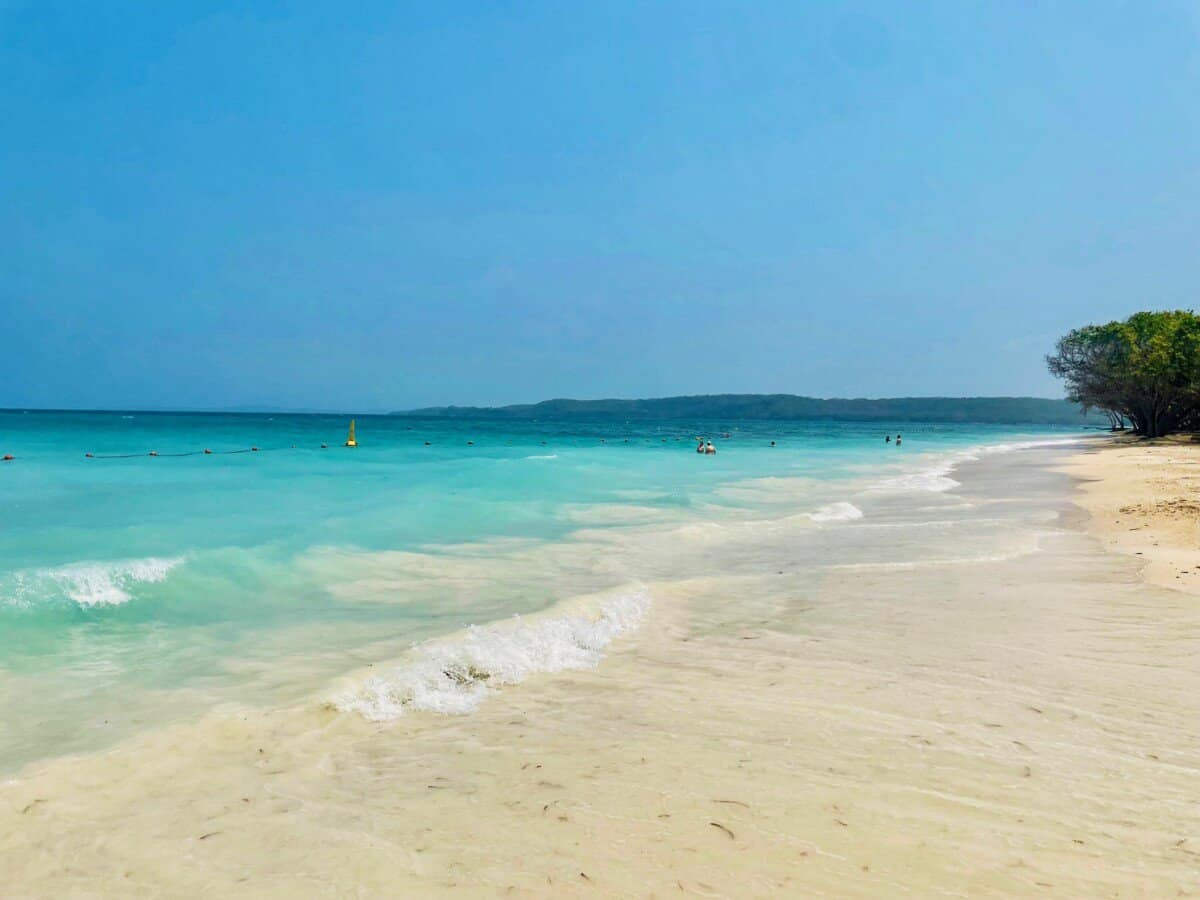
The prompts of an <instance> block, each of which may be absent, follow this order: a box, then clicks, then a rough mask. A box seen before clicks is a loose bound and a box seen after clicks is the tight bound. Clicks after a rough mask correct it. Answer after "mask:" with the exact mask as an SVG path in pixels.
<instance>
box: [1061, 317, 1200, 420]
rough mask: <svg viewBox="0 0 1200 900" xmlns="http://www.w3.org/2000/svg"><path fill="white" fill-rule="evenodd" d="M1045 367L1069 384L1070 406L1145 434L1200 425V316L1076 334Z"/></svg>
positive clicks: (1132, 320) (1133, 320)
mask: <svg viewBox="0 0 1200 900" xmlns="http://www.w3.org/2000/svg"><path fill="white" fill-rule="evenodd" d="M1046 364H1047V365H1048V366H1049V368H1050V372H1051V373H1052V374H1053V375H1055V376H1057V377H1059V378H1062V379H1063V381H1064V382H1065V383H1066V387H1067V397H1068V399H1069V400H1071V401H1073V402H1075V403H1080V404H1082V405H1083V407H1084V409H1100V410H1104V411H1106V412H1107V413H1109V415H1110V419H1113V418H1115V420H1116V421H1118V422H1119V421H1120V420H1121V418H1126V419H1129V421H1130V422H1132V423H1133V428H1134V431H1135V432H1137V433H1138V434H1144V435H1147V436H1149V437H1159V436H1161V435H1164V434H1170V433H1171V432H1173V431H1180V430H1188V429H1195V428H1197V427H1198V426H1200V316H1197V315H1196V314H1195V313H1193V312H1191V311H1190V310H1186V311H1185V310H1174V311H1171V312H1140V313H1135V314H1134V315H1132V316H1130V317H1129V318H1128V319H1126V320H1125V321H1123V322H1109V323H1107V324H1105V325H1087V326H1084V327H1083V328H1076V329H1075V330H1074V331H1071V332H1070V333H1069V334H1067V335H1065V336H1064V337H1062V338H1060V339H1059V341H1058V344H1057V345H1056V347H1055V352H1054V353H1052V354H1050V355H1049V356H1047V357H1046Z"/></svg>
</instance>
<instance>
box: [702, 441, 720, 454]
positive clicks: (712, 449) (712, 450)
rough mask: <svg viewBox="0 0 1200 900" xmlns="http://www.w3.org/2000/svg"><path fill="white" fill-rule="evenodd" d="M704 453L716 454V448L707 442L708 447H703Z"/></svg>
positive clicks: (710, 442)
mask: <svg viewBox="0 0 1200 900" xmlns="http://www.w3.org/2000/svg"><path fill="white" fill-rule="evenodd" d="M704 452H705V454H709V453H716V452H717V448H716V447H714V446H713V442H712V441H709V442H708V445H707V446H705V448H704Z"/></svg>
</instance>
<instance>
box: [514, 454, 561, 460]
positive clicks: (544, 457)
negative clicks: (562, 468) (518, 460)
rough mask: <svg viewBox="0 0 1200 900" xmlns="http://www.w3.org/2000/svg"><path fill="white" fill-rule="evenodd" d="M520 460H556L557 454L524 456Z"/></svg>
mask: <svg viewBox="0 0 1200 900" xmlns="http://www.w3.org/2000/svg"><path fill="white" fill-rule="evenodd" d="M522 459H558V454H557V453H538V454H535V455H533V456H524V457H522Z"/></svg>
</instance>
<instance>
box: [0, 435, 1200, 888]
mask: <svg viewBox="0 0 1200 900" xmlns="http://www.w3.org/2000/svg"><path fill="white" fill-rule="evenodd" d="M1161 452H1162V453H1167V454H1169V453H1175V454H1176V456H1175V457H1170V458H1171V459H1176V458H1177V459H1178V460H1180V461H1181V462H1180V463H1179V465H1180V466H1181V467H1183V466H1186V465H1191V462H1189V461H1190V460H1191V459H1192V451H1191V449H1190V448H1179V449H1172V448H1167V449H1165V450H1163V451H1161ZM1140 453H1149V458H1151V459H1157V458H1158V456H1157V455H1158V454H1159V453H1160V451H1158V450H1157V449H1155V448H1151V450H1149V451H1143V450H1141V449H1140V448H1128V449H1125V448H1122V449H1116V450H1104V451H1102V452H1089V453H1086V454H1084V455H1083V457H1082V458H1079V459H1076V460H1074V461H1072V462H1071V463H1070V465H1071V467H1072V471H1073V473H1075V474H1074V475H1073V476H1068V475H1066V474H1062V473H1061V472H1059V471H1057V469H1058V467H1061V465H1062V464H1063V459H1062V453H1061V451H1059V452H1058V453H1057V454H1052V453H1047V452H1040V453H1029V454H1011V455H1010V456H1009V457H1007V458H1004V459H1000V458H997V459H996V460H984V461H980V462H978V463H969V464H967V465H965V466H963V467H962V469H961V472H959V473H956V475H955V477H956V478H959V479H960V480H962V482H963V487H962V488H960V489H959V490H956V491H953V492H950V493H947V494H938V495H932V494H931V495H930V499H929V501H928V504H929V506H928V507H918V508H917V510H916V512H913V513H910V514H908V515H909V518H908V519H899V518H895V517H893V518H891V519H887V518H886V517H885V513H886V511H887V510H886V508H884V507H881V511H880V512H879V513H878V514H875V521H872V515H873V514H874V511H869V514H868V515H867V516H866V517H864V519H863V520H862V521H861V522H856V523H852V524H851V525H847V526H845V528H846V530H845V531H843V532H834V531H833V530H832V528H830V529H829V530H828V531H826V532H822V534H829V535H836V534H843V535H846V536H853V535H865V536H867V537H869V538H870V540H875V541H878V540H880V538H879V537H878V536H877V535H875V536H872V532H870V531H869V530H867V529H871V528H875V529H878V530H879V531H880V533H886V534H888V535H894V537H889V538H886V539H885V540H887V541H888V542H889V546H896V545H897V542H898V541H900V540H901V537H902V536H903V535H908V534H911V533H912V532H914V531H918V530H921V529H926V530H930V529H932V530H933V532H935V533H937V534H939V535H941V534H943V533H944V534H945V536H944V538H939V541H940V543H936V544H930V545H928V546H929V547H931V548H932V549H925V550H923V551H922V553H924V555H923V556H921V557H918V558H913V559H905V560H887V561H881V562H872V561H867V562H863V563H856V564H852V565H830V566H828V567H825V568H821V569H816V568H811V567H805V568H802V569H797V568H796V567H790V566H788V565H787V563H786V562H785V560H786V559H787V547H788V546H789V542H791V541H793V540H794V537H793V533H792V532H789V531H787V530H785V529H783V527H782V526H780V528H779V529H778V536H777V537H770V536H769V535H770V534H774V532H769V530H768V529H766V528H764V529H763V532H762V533H763V535H764V537H763V539H762V542H763V544H764V546H766V545H769V546H768V549H770V553H769V554H768V553H767V552H766V550H765V549H761V548H760V549H755V550H753V554H754V555H744V556H739V557H738V559H739V560H740V563H739V565H738V566H736V567H732V568H729V567H727V568H728V571H725V574H717V575H709V574H706V575H705V576H704V577H697V578H694V579H691V580H670V581H661V582H660V581H648V582H647V583H646V587H647V589H648V590H649V591H650V592H651V593H652V595H653V597H654V607H653V610H652V612H651V614H650V615H649V616H648V618H647V619H646V621H645V622H644V624H643V625H642V627H641V629H640V630H639V631H638V632H636V633H635V634H633V635H631V636H622V637H621V638H620V639H619V640H618V642H617V644H615V645H614V647H613V650H612V652H611V653H610V655H609V656H608V658H607V659H606V660H605V661H604V663H603V664H602V665H600V666H599V667H598V668H596V669H594V670H588V671H580V672H574V673H559V674H555V675H548V676H541V677H538V678H534V679H531V680H529V681H528V682H526V683H524V684H520V685H516V686H512V687H509V688H505V689H503V690H500V691H496V692H495V693H494V695H493V696H492V697H491V699H489V700H488V702H486V703H485V704H484V705H483V706H482V707H481V708H480V709H479V710H478V711H477V712H476V713H474V714H472V715H469V716H458V717H442V716H436V715H430V714H414V715H408V716H405V717H403V718H401V719H399V720H397V721H395V722H390V723H370V722H367V721H365V720H363V719H362V718H361V717H358V716H356V715H351V714H345V713H338V712H336V711H333V710H330V709H328V708H325V707H322V706H319V705H316V704H313V705H309V706H305V707H303V708H298V709H291V710H276V711H270V712H264V711H254V710H242V711H221V712H217V713H213V714H212V715H209V716H207V717H206V718H205V719H204V720H203V721H201V722H199V723H190V724H186V725H181V726H178V727H175V728H171V729H166V730H160V731H155V732H151V733H148V734H145V735H143V736H141V737H139V738H137V739H135V740H131V741H127V742H126V743H124V744H122V745H121V746H119V747H117V748H115V749H114V750H113V751H111V752H109V753H105V754H100V755H96V756H92V757H86V758H81V759H72V760H58V761H51V762H48V763H45V764H42V765H39V766H35V767H31V768H29V769H27V770H26V771H24V772H23V773H21V775H20V777H19V778H17V779H14V780H13V781H11V782H10V783H8V784H6V785H4V786H3V788H2V790H0V879H2V881H3V883H4V884H5V885H6V889H5V895H6V896H29V897H33V896H38V897H47V896H54V897H71V896H100V895H111V896H118V895H119V896H125V897H129V896H146V897H149V896H155V897H159V896H179V897H192V896H201V895H204V896H221V897H261V896H279V897H294V896H306V897H395V896H440V895H452V896H518V897H519V896H526V897H552V896H553V897H561V896H580V897H586V896H627V897H666V896H680V895H683V896H708V897H714V896H721V897H747V896H796V897H813V896H831V897H894V896H916V897H931V896H1001V895H1003V896H1022V897H1025V896H1059V897H1083V896H1087V897H1118V896H1120V897H1127V896H1163V897H1167V896H1171V897H1174V896H1186V895H1189V893H1195V892H1197V891H1200V883H1198V876H1197V873H1198V872H1200V833H1198V832H1200V829H1198V822H1200V811H1198V809H1197V805H1196V798H1197V797H1198V796H1200V669H1198V668H1197V665H1196V659H1197V651H1198V650H1200V607H1198V606H1197V603H1196V601H1195V599H1194V598H1193V597H1192V596H1191V595H1189V594H1187V593H1183V592H1180V591H1176V590H1168V589H1166V588H1164V587H1160V586H1157V585H1148V584H1147V583H1145V582H1144V581H1143V580H1142V578H1141V575H1140V573H1141V571H1142V563H1141V562H1140V561H1139V558H1138V557H1136V556H1134V555H1133V554H1134V553H1136V552H1137V550H1136V549H1135V550H1133V551H1132V552H1131V553H1129V554H1128V555H1127V554H1123V553H1111V552H1107V551H1106V550H1105V548H1104V547H1103V546H1102V544H1101V542H1102V541H1103V542H1108V541H1112V540H1122V541H1123V540H1126V538H1125V535H1126V534H1128V532H1125V531H1123V530H1120V529H1116V530H1114V529H1112V528H1110V527H1109V525H1108V523H1107V522H1106V521H1104V518H1103V517H1104V515H1107V514H1108V511H1109V510H1111V509H1113V508H1116V509H1120V508H1121V507H1125V506H1139V505H1146V504H1150V506H1149V507H1148V510H1149V511H1148V512H1147V513H1144V514H1143V513H1140V512H1139V513H1138V514H1137V515H1139V516H1144V517H1145V518H1144V521H1145V522H1146V523H1147V524H1150V523H1154V522H1159V521H1160V520H1162V521H1169V522H1172V523H1175V520H1174V519H1173V518H1171V517H1170V516H1169V515H1167V514H1166V513H1165V512H1160V511H1159V507H1158V506H1157V505H1155V504H1158V503H1159V499H1153V498H1160V499H1169V497H1168V496H1167V495H1168V494H1169V493H1170V492H1169V491H1168V492H1166V493H1161V494H1156V493H1153V490H1157V488H1154V489H1153V490H1152V481H1153V479H1152V478H1151V476H1150V475H1149V474H1148V473H1149V471H1150V469H1149V468H1148V467H1147V466H1146V465H1145V462H1144V458H1143V457H1141V456H1137V455H1135V454H1140ZM1163 465H1164V468H1162V469H1160V470H1157V471H1159V473H1160V474H1159V475H1157V476H1154V477H1156V478H1159V479H1160V480H1162V479H1165V480H1167V481H1170V479H1171V478H1172V476H1171V475H1170V474H1167V473H1169V472H1171V471H1174V470H1172V469H1168V468H1165V467H1166V466H1173V465H1175V463H1167V462H1164V464H1163ZM1131 468H1132V469H1133V470H1137V471H1138V472H1139V475H1138V477H1139V478H1143V477H1144V478H1145V479H1146V481H1145V483H1146V485H1147V487H1146V491H1147V493H1144V494H1141V493H1139V494H1137V495H1136V498H1135V497H1134V496H1133V495H1127V493H1126V492H1127V491H1130V490H1133V488H1132V487H1131V485H1132V484H1133V481H1134V479H1132V478H1130V477H1129V476H1128V475H1127V474H1122V473H1123V472H1126V473H1127V472H1129V471H1130V470H1131ZM1178 471H1179V472H1181V473H1186V472H1187V471H1188V470H1187V468H1180V469H1179V470H1178ZM1197 471H1198V473H1200V470H1197ZM1084 476H1086V477H1088V478H1099V479H1101V480H1099V481H1091V482H1089V483H1088V484H1087V485H1086V493H1085V494H1084V496H1085V498H1086V499H1085V502H1086V503H1087V504H1088V506H1089V508H1090V509H1092V510H1093V511H1094V512H1095V514H1096V517H1095V521H1096V522H1099V523H1101V524H1102V525H1103V529H1102V532H1100V533H1099V534H1100V536H1099V537H1096V536H1092V535H1089V534H1088V533H1086V532H1085V531H1084V530H1082V528H1081V527H1080V526H1081V519H1082V516H1081V515H1080V514H1079V512H1078V509H1077V508H1076V507H1074V506H1072V503H1071V500H1072V497H1073V496H1074V494H1073V491H1074V487H1075V484H1076V481H1075V479H1076V478H1079V477H1084ZM1138 490H1141V488H1138ZM1172 496H1173V495H1172ZM923 502H924V501H923ZM1139 508H1140V506H1139ZM956 511H957V512H956ZM952 514H957V515H961V516H970V517H971V518H970V519H969V520H965V519H964V520H962V521H964V522H966V524H965V525H962V524H952V526H950V527H947V526H946V525H945V521H946V517H947V516H949V515H952ZM918 515H919V516H921V517H923V518H922V519H920V520H917V519H914V518H912V517H913V516H918ZM1123 515H1130V516H1131V517H1132V516H1133V515H1134V514H1133V513H1128V514H1122V516H1116V517H1115V518H1114V523H1115V524H1121V523H1117V522H1116V520H1117V519H1121V518H1122V517H1123ZM1164 516H1165V518H1164ZM926 520H927V521H926ZM1137 521H1139V522H1141V521H1143V519H1141V518H1139V519H1138V520H1137ZM968 525H969V526H970V528H973V529H976V531H977V532H979V533H980V534H982V535H983V537H981V538H979V539H978V540H979V542H980V545H981V546H983V547H984V548H985V549H986V548H987V547H990V546H994V547H997V548H1002V552H999V551H997V552H991V553H979V552H976V551H975V550H972V549H971V546H970V545H969V542H968V537H969V534H968V532H967V530H966V528H967V526H968ZM789 527H791V526H789ZM796 527H797V528H798V527H800V526H796ZM803 527H805V528H808V529H810V530H811V529H812V528H813V526H812V523H811V522H809V523H805V525H804V526H803ZM1177 527H1178V526H1177V524H1172V525H1171V529H1176V528H1177ZM851 528H854V529H857V530H854V531H851V530H850V529H851ZM1153 528H1154V529H1158V528H1159V526H1157V525H1154V526H1153ZM888 529H890V530H888ZM981 529H991V530H990V531H980V530H981ZM1118 533H1119V534H1120V535H1121V536H1120V537H1119V538H1118ZM1153 533H1157V534H1158V536H1159V540H1158V543H1159V545H1160V547H1161V548H1163V552H1164V553H1165V554H1166V555H1165V556H1164V557H1163V558H1162V560H1161V561H1159V560H1156V562H1155V565H1158V568H1156V569H1155V570H1154V573H1155V580H1156V581H1159V582H1161V583H1163V584H1169V586H1170V587H1175V586H1176V585H1177V584H1182V583H1185V582H1184V581H1182V580H1181V581H1180V582H1176V581H1175V579H1174V578H1170V577H1166V576H1168V575H1170V572H1169V570H1168V569H1166V568H1164V567H1165V566H1166V565H1167V562H1168V560H1171V561H1180V560H1182V559H1183V557H1182V556H1181V555H1175V556H1172V555H1171V554H1170V553H1168V552H1167V551H1166V548H1167V547H1168V546H1169V544H1168V541H1167V539H1166V537H1165V535H1166V530H1161V531H1155V532H1153ZM1171 533H1172V534H1176V531H1175V530H1172V531H1171ZM1177 533H1178V535H1179V536H1180V539H1182V536H1184V535H1185V532H1184V531H1183V530H1179V531H1178V532H1177ZM1135 534H1137V540H1143V539H1145V540H1150V543H1151V545H1153V540H1152V539H1151V536H1152V532H1151V530H1150V529H1145V528H1144V529H1143V532H1138V533H1135ZM831 539H832V538H831ZM845 539H847V540H848V539H850V538H849V537H847V538H845ZM863 540H866V538H863ZM772 542H775V543H772ZM914 546H916V545H915V544H914ZM921 546H922V547H926V545H925V544H922V545H921ZM1122 546H1132V545H1122ZM752 549H753V548H752ZM739 552H742V551H739ZM750 552H751V551H745V553H750ZM1142 552H1143V553H1145V552H1147V551H1145V550H1143V551H1142ZM1198 562H1200V560H1198ZM1181 568H1183V567H1182V566H1181Z"/></svg>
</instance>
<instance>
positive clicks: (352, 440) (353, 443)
mask: <svg viewBox="0 0 1200 900" xmlns="http://www.w3.org/2000/svg"><path fill="white" fill-rule="evenodd" d="M408 430H409V431H412V428H409V429H408ZM721 437H723V438H728V437H732V435H731V434H728V433H722V434H721ZM598 440H599V442H600V443H601V444H607V443H608V441H607V439H606V438H599V439H598ZM646 440H647V442H652V440H653V439H652V438H647V439H646ZM675 440H676V441H678V440H681V438H678V437H676V438H675ZM697 440H700V438H697ZM666 442H667V438H662V443H664V444H665V443H666ZM466 443H467V446H468V447H474V446H475V441H473V440H468V441H467V442H466ZM624 443H626V444H628V443H629V438H625V439H624ZM541 445H542V446H543V447H545V446H546V442H545V441H542V442H541ZM341 446H342V447H343V448H349V449H353V448H355V447H357V446H358V439H357V437H356V436H355V433H354V420H353V419H351V420H350V432H349V435H348V436H347V438H346V442H345V443H344V444H342V445H341ZM425 446H426V447H431V446H433V442H432V441H425ZM508 446H512V442H511V441H509V442H508ZM771 446H772V447H774V446H775V442H774V441H771ZM297 449H300V448H298V447H297V446H296V445H295V444H291V445H290V446H287V447H239V448H238V449H236V450H212V449H210V448H208V447H205V448H204V449H203V450H184V451H182V452H179V453H159V452H158V451H157V450H150V451H147V452H143V453H85V454H83V455H84V458H86V459H140V458H144V457H149V456H153V457H160V456H161V457H168V458H174V459H178V458H180V457H185V456H236V455H238V454H241V453H277V452H279V451H281V450H297ZM320 449H322V450H327V449H329V444H327V443H322V444H321V445H320ZM15 459H16V457H15V456H13V455H12V454H11V453H5V454H4V455H3V456H0V462H13V461H14V460H15Z"/></svg>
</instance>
